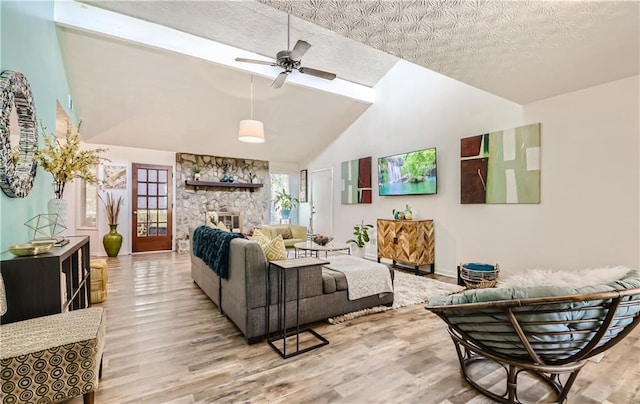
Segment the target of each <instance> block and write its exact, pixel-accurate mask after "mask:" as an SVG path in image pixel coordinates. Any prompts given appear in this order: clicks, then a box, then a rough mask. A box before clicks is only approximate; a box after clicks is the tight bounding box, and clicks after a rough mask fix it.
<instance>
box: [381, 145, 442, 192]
mask: <svg viewBox="0 0 640 404" xmlns="http://www.w3.org/2000/svg"><path fill="white" fill-rule="evenodd" d="M436 173H437V170H436V149H435V147H433V148H430V149H424V150H418V151H413V152H409V153H404V154H396V155H393V156H387V157H380V158H379V159H378V194H379V195H381V196H386V195H424V194H435V193H437V191H438V187H437V181H436V180H437V175H436Z"/></svg>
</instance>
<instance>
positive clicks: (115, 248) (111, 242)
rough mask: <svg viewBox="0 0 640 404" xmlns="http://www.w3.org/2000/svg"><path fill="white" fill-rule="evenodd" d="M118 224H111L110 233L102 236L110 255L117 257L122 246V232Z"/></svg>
mask: <svg viewBox="0 0 640 404" xmlns="http://www.w3.org/2000/svg"><path fill="white" fill-rule="evenodd" d="M117 229H118V225H117V224H110V225H109V233H107V234H105V235H104V237H102V245H103V246H104V250H105V251H106V252H107V255H108V256H109V257H117V256H118V253H119V252H120V247H122V234H120V233H118V231H117Z"/></svg>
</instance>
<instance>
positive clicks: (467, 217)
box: [300, 61, 640, 274]
mask: <svg viewBox="0 0 640 404" xmlns="http://www.w3.org/2000/svg"><path fill="white" fill-rule="evenodd" d="M637 89H638V78H637V77H635V78H631V79H627V80H623V81H620V82H616V83H610V84H605V85H602V86H599V87H595V88H592V89H588V90H583V91H580V92H576V93H572V94H567V95H563V96H561V97H555V98H553V99H549V100H545V101H540V102H537V103H535V104H531V105H528V106H524V107H523V106H520V105H518V104H515V103H512V102H510V101H507V100H504V99H501V98H499V97H496V96H493V95H491V94H489V93H486V92H484V91H482V90H478V89H476V88H473V87H470V86H468V85H465V84H463V83H460V82H458V81H455V80H453V79H450V78H448V77H445V76H442V75H440V74H437V73H434V72H431V71H429V70H426V69H423V68H421V67H418V66H416V65H413V64H411V63H408V62H404V61H400V62H399V63H398V64H397V65H396V66H395V67H394V68H393V69H392V70H391V71H390V72H389V73H388V74H387V75H386V76H385V78H384V79H383V80H382V81H381V82H380V83H379V84H378V85H377V86H376V103H375V104H374V105H373V106H372V107H370V108H369V109H368V110H367V111H366V112H365V113H364V114H363V115H362V116H361V117H360V118H359V119H358V120H357V121H356V122H354V124H353V125H352V126H351V127H350V128H349V129H347V130H346V131H345V132H344V133H343V135H342V136H340V137H339V138H338V139H337V140H336V141H335V142H334V143H333V144H331V145H330V146H329V147H328V148H326V149H325V150H324V151H322V152H321V153H320V154H319V155H318V156H317V157H316V158H314V159H313V160H311V161H309V162H308V163H307V164H303V165H302V166H303V168H308V169H309V171H311V170H313V169H319V168H325V167H333V168H334V172H335V173H336V176H335V177H336V180H335V182H334V192H335V193H336V195H339V190H340V181H339V178H340V174H339V173H340V163H341V162H342V161H346V160H352V159H356V158H360V157H366V156H373V157H374V163H373V167H372V168H373V172H374V178H373V186H374V188H376V187H377V177H376V174H375V173H376V172H377V160H376V159H377V157H381V156H386V155H389V154H395V153H401V152H407V151H412V150H416V149H420V148H426V147H437V153H438V195H430V196H397V197H380V196H378V195H376V194H375V192H374V198H373V204H371V205H342V204H341V203H340V200H339V199H338V200H336V201H334V212H335V214H334V229H335V234H334V237H335V239H336V240H339V241H343V240H346V239H348V238H349V237H350V235H351V231H352V226H353V225H354V224H356V223H359V222H360V220H362V219H364V220H365V222H369V223H373V224H375V221H376V219H377V218H390V217H391V211H392V209H394V208H396V209H397V208H403V207H404V206H405V204H410V205H411V206H412V207H413V211H414V216H415V217H416V218H420V219H433V220H435V224H436V230H435V231H436V271H437V272H439V273H443V274H446V273H448V274H453V273H455V267H456V265H457V264H458V263H459V262H463V261H484V262H490V263H494V262H497V263H499V264H500V265H501V267H502V268H503V270H506V271H509V270H518V269H525V268H532V267H539V266H544V267H556V268H576V267H583V266H598V265H616V264H620V265H629V266H634V267H637V266H638V263H639V258H640V257H639V256H638V245H639V235H638V229H639V222H640V218H639V209H638V205H639V198H638V189H639V185H638V184H639V183H640V181H639V179H638V177H639V175H640V170H639V169H638V150H639V145H638V142H639V136H638V113H637V112H638V93H637ZM634 108H635V110H634ZM633 111H635V112H633ZM533 122H541V123H542V194H541V195H542V196H541V197H542V203H541V204H536V205H461V204H460V157H459V156H460V138H463V137H468V136H472V135H476V134H482V133H487V132H490V131H495V130H500V129H507V128H511V127H516V126H520V125H524V124H529V123H533ZM302 213H303V214H304V213H305V212H302ZM303 216H304V215H302V216H301V218H300V220H301V222H303V223H304V222H305V221H308V218H307V217H303ZM371 252H372V251H371V249H370V251H369V253H371Z"/></svg>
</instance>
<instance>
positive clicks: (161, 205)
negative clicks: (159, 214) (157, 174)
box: [158, 196, 167, 209]
mask: <svg viewBox="0 0 640 404" xmlns="http://www.w3.org/2000/svg"><path fill="white" fill-rule="evenodd" d="M158 207H159V208H160V209H166V208H167V197H166V196H161V197H160V198H158Z"/></svg>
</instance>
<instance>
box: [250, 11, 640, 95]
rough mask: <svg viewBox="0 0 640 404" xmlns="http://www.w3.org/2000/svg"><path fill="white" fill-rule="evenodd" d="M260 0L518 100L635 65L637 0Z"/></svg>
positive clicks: (639, 45)
mask: <svg viewBox="0 0 640 404" xmlns="http://www.w3.org/2000/svg"><path fill="white" fill-rule="evenodd" d="M261 2H262V3H264V4H268V5H270V6H272V7H274V8H278V9H280V10H282V11H285V12H288V13H291V14H292V15H295V16H298V17H300V18H303V19H306V20H308V21H310V22H313V23H315V24H318V25H320V26H322V27H324V28H327V29H329V30H331V31H334V32H337V33H339V34H341V35H343V36H345V37H347V38H351V39H354V40H356V41H359V42H361V43H363V44H366V45H369V46H371V47H374V48H377V49H380V50H382V51H384V52H387V53H389V54H392V55H395V56H398V57H400V58H402V59H405V60H408V61H411V62H414V63H416V64H418V65H421V66H424V67H426V68H428V69H431V70H434V71H436V72H439V73H442V74H444V75H446V76H449V77H452V78H454V79H457V80H460V81H462V82H464V83H467V84H470V85H473V86H475V87H478V88H481V89H484V90H486V91H489V92H491V93H493V94H496V95H499V96H502V97H504V98H507V99H510V100H512V101H516V102H518V103H521V104H525V103H528V102H531V101H535V100H538V99H543V98H547V97H550V96H554V95H558V94H562V93H566V92H569V91H574V90H578V89H582V88H586V87H590V86H593V85H597V84H601V83H604V82H608V81H612V80H616V79H620V78H624V77H629V76H632V75H636V74H639V73H640V68H639V65H640V62H639V61H640V54H639V49H640V28H639V18H640V11H639V10H640V2H637V1H622V2H620V1H513V0H511V1H498V0H473V1H470V0H421V1H384V0H380V1H320V0H312V1H300V0H293V1H272V0H261Z"/></svg>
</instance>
